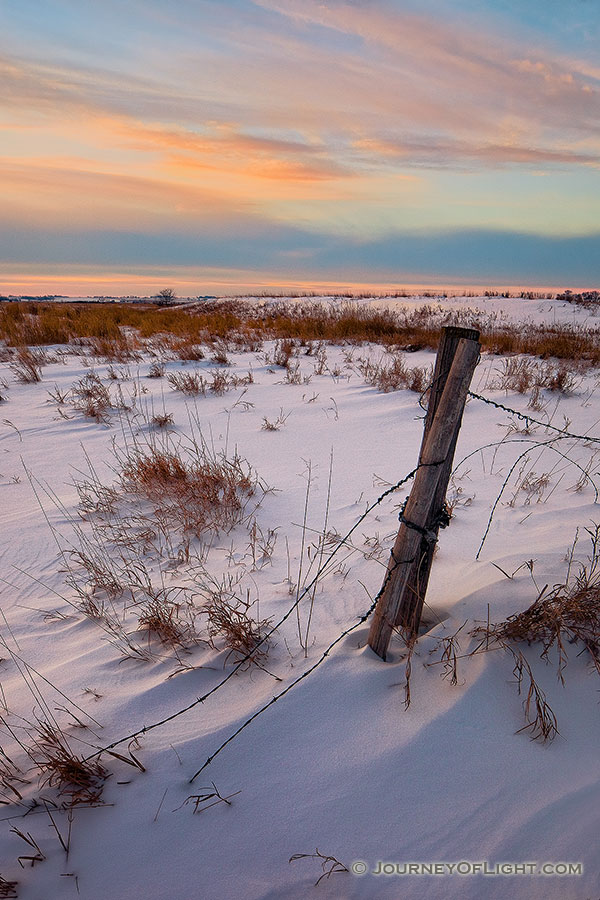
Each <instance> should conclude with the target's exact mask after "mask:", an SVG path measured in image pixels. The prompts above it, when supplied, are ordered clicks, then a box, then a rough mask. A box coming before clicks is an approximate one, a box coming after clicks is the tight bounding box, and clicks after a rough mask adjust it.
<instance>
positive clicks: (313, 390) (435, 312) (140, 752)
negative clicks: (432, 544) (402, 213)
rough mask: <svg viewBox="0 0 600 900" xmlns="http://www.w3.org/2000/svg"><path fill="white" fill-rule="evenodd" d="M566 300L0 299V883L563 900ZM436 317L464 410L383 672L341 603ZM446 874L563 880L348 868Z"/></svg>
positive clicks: (595, 738) (570, 701) (570, 661)
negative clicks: (426, 582) (410, 611)
mask: <svg viewBox="0 0 600 900" xmlns="http://www.w3.org/2000/svg"><path fill="white" fill-rule="evenodd" d="M595 312H596V310H595V308H590V307H589V306H583V305H580V304H573V303H568V302H565V301H561V300H556V299H544V298H534V297H532V298H529V299H527V298H525V299H520V298H503V297H477V298H468V299H465V298H462V299H461V298H447V299H443V300H439V301H436V300H434V299H433V298H417V297H415V298H389V299H382V298H378V299H369V298H362V299H358V300H354V301H350V302H349V301H348V300H346V299H344V298H337V299H333V298H297V299H294V300H292V299H289V300H285V299H282V298H278V299H271V300H269V299H267V298H254V299H252V298H249V299H246V300H244V299H238V300H230V301H214V302H212V301H209V302H205V303H201V304H190V305H187V306H186V307H185V308H178V307H174V308H165V309H157V308H155V307H145V306H142V305H140V306H133V305H132V306H126V305H121V304H119V305H116V304H115V305H104V304H102V305H98V304H89V305H88V304H78V305H72V306H70V305H68V304H66V305H64V304H60V305H59V304H51V303H26V304H25V303H23V304H17V303H10V304H1V305H0V338H1V339H2V341H3V344H2V362H1V363H0V368H1V371H0V379H1V384H0V396H1V398H2V399H1V401H0V427H1V432H0V433H1V436H2V453H1V456H0V473H1V474H0V491H1V494H0V497H1V499H2V517H3V534H4V541H3V545H2V550H1V553H2V556H1V560H2V565H1V567H0V619H1V621H0V641H1V646H0V657H1V661H0V804H1V805H0V820H1V821H0V876H1V879H2V880H0V897H2V896H6V897H11V896H17V895H18V897H20V898H21V900H58V898H61V900H62V898H69V897H74V898H75V897H77V896H78V895H79V896H81V897H83V898H85V900H101V898H102V900H105V898H108V897H115V898H117V897H119V898H121V897H123V898H128V900H134V898H138V897H139V898H140V900H141V898H145V900H159V898H163V897H167V896H168V897H175V898H179V897H182V898H183V897H186V898H187V897H196V896H198V897H207V898H210V900H233V898H234V897H240V896H241V897H245V898H248V900H275V898H277V900H286V898H289V900H296V898H304V897H306V896H310V895H311V894H312V893H314V894H315V896H319V897H324V898H336V900H337V898H348V900H350V898H352V900H363V898H371V897H375V896H376V897H377V898H378V900H388V898H389V900H392V898H394V900H395V898H397V897H399V896H402V897H407V898H411V900H417V898H422V897H425V896H426V897H427V898H434V900H435V898H473V900H475V898H479V897H482V896H486V897H490V898H499V900H500V898H502V900H504V898H506V900H508V898H513V897H527V898H542V897H543V898H544V900H549V898H573V900H584V898H586V897H590V898H591V897H595V896H596V895H597V883H598V847H597V835H598V832H599V824H600V821H599V819H600V815H599V812H598V809H599V803H598V800H599V785H600V781H599V774H600V773H599V770H598V753H597V748H598V744H599V741H600V723H599V721H598V688H599V681H598V675H599V673H600V656H599V651H598V646H599V641H600V613H599V610H600V605H599V599H598V598H599V594H600V580H599V576H600V568H599V564H600V546H599V537H598V535H599V526H600V506H599V504H598V492H597V491H598V486H599V485H600V400H599V397H600V372H599V370H598V366H599V365H600V325H599V323H600V319H599V318H597V317H596V315H595ZM447 324H460V325H465V326H474V327H477V328H479V329H480V330H481V334H482V338H481V340H482V345H483V353H482V356H481V360H480V363H479V365H478V367H477V369H476V372H475V376H474V379H473V382H472V391H473V393H474V394H476V395H478V396H477V397H475V396H472V397H471V398H470V399H469V401H468V403H467V407H466V410H465V416H464V420H463V426H462V430H461V434H460V439H459V445H458V449H457V453H456V457H455V471H454V474H453V477H452V480H451V485H450V490H449V494H448V501H447V502H448V507H449V511H450V513H451V519H450V523H449V526H448V527H447V528H445V529H444V530H443V531H442V532H441V533H440V541H439V545H438V548H437V551H436V556H435V560H434V565H433V572H432V578H431V582H430V587H429V592H428V598H427V599H428V608H427V614H426V618H427V628H426V630H425V631H424V633H423V634H422V635H421V636H420V638H419V640H418V641H417V643H416V645H415V646H414V647H413V648H412V649H409V648H408V647H407V645H406V643H405V641H404V640H403V637H402V635H400V634H399V635H397V636H396V637H395V638H394V642H393V645H392V646H393V651H392V659H391V662H389V663H383V662H382V661H381V660H379V659H378V658H377V657H376V656H375V655H374V654H372V653H371V651H370V650H369V649H368V648H366V647H365V639H366V633H367V630H368V623H366V622H364V621H361V617H363V616H364V614H365V612H366V611H367V610H368V609H369V607H370V605H371V602H372V598H373V597H374V596H375V595H376V594H377V592H378V590H379V588H380V587H381V583H382V579H383V575H384V572H385V566H386V563H387V559H388V556H389V551H390V547H391V545H392V543H393V538H394V535H395V533H396V530H397V527H398V512H399V509H400V507H401V505H402V503H403V502H404V500H405V498H406V495H407V494H408V492H409V490H410V482H406V483H402V484H401V485H400V486H399V488H398V489H396V490H393V491H390V490H389V489H390V488H391V487H392V486H394V485H396V484H397V483H398V482H401V481H402V480H403V479H404V476H406V475H407V474H408V473H409V472H410V471H411V470H412V469H413V468H414V466H415V465H416V462H417V457H418V452H419V445H420V440H421V435H422V428H423V417H424V415H425V408H426V391H427V388H428V386H429V384H430V380H431V372H432V366H433V362H434V358H435V353H434V351H435V347H436V346H437V343H438V340H439V335H440V329H441V328H442V327H443V326H444V325H447ZM481 397H485V398H487V399H488V400H491V401H494V403H496V404H499V405H496V406H494V405H492V404H490V403H486V402H484V401H483V400H482V399H480V398H481ZM501 406H503V407H507V408H508V409H509V410H515V411H517V412H518V413H520V414H521V417H519V416H517V415H515V414H513V413H511V412H510V411H506V409H503V408H501ZM383 495H386V496H383ZM379 498H381V499H379ZM532 605H533V608H532ZM521 614H522V615H521ZM304 673H307V674H306V676H305V677H304V678H301V676H302V675H303V674H304ZM296 682H297V683H296ZM280 695H281V696H280ZM274 698H278V699H277V702H276V703H274V702H273V700H274ZM409 700H410V702H408V701H409ZM260 710H263V711H262V712H261V714H260V715H259V716H257V717H256V718H254V719H253V721H251V722H248V720H249V719H251V718H252V717H254V716H255V714H256V713H257V712H258V711H260ZM246 723H248V724H247V726H246ZM239 729H242V730H241V731H239ZM238 731H239V734H238V733H237V732H238ZM234 735H235V737H234V739H233V740H231V741H230V742H228V741H229V738H231V737H232V736H234ZM100 751H102V752H100ZM208 759H211V762H210V764H209V765H208V766H206V767H204V764H205V763H206V762H207V760H208ZM200 770H201V771H200ZM197 773H198V774H197ZM196 774H197V777H195V778H194V780H191V779H192V778H193V776H195V775H196ZM317 848H318V850H317ZM296 855H299V857H298V858H294V859H291V858H292V857H294V856H296ZM290 859H291V861H290ZM461 860H462V861H471V862H473V863H478V862H481V861H483V860H487V861H488V863H489V866H490V867H493V866H495V864H497V863H505V862H507V863H519V864H521V863H533V862H537V863H538V864H539V866H540V867H541V866H542V864H557V863H560V864H563V863H565V864H570V863H573V864H581V871H579V870H578V869H576V870H575V872H576V874H567V873H565V872H563V871H562V869H560V868H559V869H558V870H557V873H556V874H554V875H550V874H547V875H544V876H542V875H534V874H531V869H529V870H527V874H526V875H518V874H516V875H510V874H507V875H482V874H471V875H467V874H453V875H450V874H445V875H444V877H441V876H439V875H417V874H413V875H410V876H409V875H397V876H393V875H391V874H390V875H377V874H375V873H374V871H373V870H377V864H378V861H382V862H386V863H392V862H394V863H395V862H397V863H400V864H403V863H408V862H425V863H430V862H443V861H446V862H451V863H452V862H454V863H458V862H460V861H461ZM357 861H358V862H363V861H364V863H365V865H366V874H362V875H360V877H359V874H360V872H359V870H360V866H359V867H358V868H356V872H357V874H353V873H352V872H349V871H344V869H351V867H352V864H353V863H356V862H357ZM321 875H325V877H323V878H322V880H320V883H319V885H318V887H315V888H313V885H314V884H315V882H316V881H317V880H318V879H319V878H320V876H321Z"/></svg>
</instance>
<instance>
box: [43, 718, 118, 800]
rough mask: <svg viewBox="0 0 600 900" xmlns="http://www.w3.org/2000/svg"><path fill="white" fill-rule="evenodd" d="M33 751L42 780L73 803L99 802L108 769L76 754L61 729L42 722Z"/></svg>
mask: <svg viewBox="0 0 600 900" xmlns="http://www.w3.org/2000/svg"><path fill="white" fill-rule="evenodd" d="M34 753H35V757H36V762H37V764H38V766H39V767H40V769H41V771H42V773H43V783H44V784H47V785H49V786H50V787H56V788H57V789H58V791H59V792H60V793H61V794H68V795H69V798H70V802H71V804H72V805H76V804H80V803H85V804H93V803H98V802H100V798H101V796H102V789H103V786H104V782H105V780H106V778H107V772H106V770H105V769H104V767H103V766H101V765H100V763H99V762H95V761H87V762H86V761H85V760H84V759H83V758H82V757H79V756H77V754H76V753H74V752H73V751H72V750H71V748H70V746H69V744H68V742H67V740H66V738H65V735H64V734H63V733H62V732H60V731H59V730H58V728H56V727H55V726H52V725H50V724H49V723H47V722H40V723H39V725H38V735H37V738H36V741H35V750H34Z"/></svg>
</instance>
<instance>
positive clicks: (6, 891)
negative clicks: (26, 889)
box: [0, 875, 19, 898]
mask: <svg viewBox="0 0 600 900" xmlns="http://www.w3.org/2000/svg"><path fill="white" fill-rule="evenodd" d="M18 886H19V882H18V881H7V880H6V878H3V877H2V875H0V897H6V898H11V897H18V896H19V895H18V893H17V887H18Z"/></svg>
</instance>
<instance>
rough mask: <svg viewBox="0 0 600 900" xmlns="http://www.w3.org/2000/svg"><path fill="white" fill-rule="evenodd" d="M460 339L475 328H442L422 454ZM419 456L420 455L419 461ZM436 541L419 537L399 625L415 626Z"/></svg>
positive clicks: (439, 508)
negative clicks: (419, 542)
mask: <svg viewBox="0 0 600 900" xmlns="http://www.w3.org/2000/svg"><path fill="white" fill-rule="evenodd" d="M461 338H465V339H466V340H470V341H478V340H479V332H478V331H477V330H476V329H475V328H458V327H456V326H454V325H447V326H445V327H444V328H442V333H441V336H440V343H439V346H438V351H437V356H436V358H435V369H434V372H433V380H432V384H431V390H430V391H429V403H428V404H427V416H426V418H425V428H424V430H423V440H422V443H421V454H422V453H423V448H424V446H425V442H426V440H427V437H428V435H429V432H430V430H431V424H432V422H433V417H434V415H435V412H436V410H437V408H438V405H439V402H440V400H441V398H442V393H443V391H444V387H445V385H446V381H447V379H448V373H449V372H450V367H451V366H452V361H453V359H454V355H455V353H456V348H457V347H458V342H459V341H460V339H461ZM459 430H460V419H459V421H458V423H457V426H456V429H455V431H454V437H453V439H452V442H451V444H450V449H449V451H448V458H447V459H446V462H445V463H444V465H443V466H440V478H439V481H438V484H437V488H436V491H435V493H434V496H433V503H432V506H431V512H430V514H429V521H428V522H427V531H429V532H432V533H434V534H435V535H436V537H437V534H438V531H439V529H440V517H441V516H442V515H443V510H444V503H445V502H446V493H447V490H448V482H449V480H450V473H451V471H452V462H453V460H454V451H455V449H456V442H457V440H458V432H459ZM420 460H421V457H419V461H420ZM434 550H435V543H434V542H433V541H428V540H425V538H424V537H423V538H422V540H421V547H420V550H419V552H418V554H417V559H416V561H415V562H414V563H413V567H412V570H411V573H410V575H409V578H408V582H407V585H406V591H405V595H404V599H403V602H402V603H401V604H400V609H399V610H398V618H397V620H396V622H395V623H394V624H395V625H396V627H398V628H409V629H412V627H413V623H415V622H416V623H417V624H416V628H417V629H418V627H419V623H420V621H421V614H422V612H423V602H424V600H425V594H426V593H427V585H428V584H429V575H430V572H431V563H432V562H433V553H434Z"/></svg>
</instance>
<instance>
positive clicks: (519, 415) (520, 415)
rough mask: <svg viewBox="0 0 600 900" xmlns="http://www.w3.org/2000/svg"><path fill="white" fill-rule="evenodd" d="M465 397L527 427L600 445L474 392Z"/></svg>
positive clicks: (597, 438) (599, 439)
mask: <svg viewBox="0 0 600 900" xmlns="http://www.w3.org/2000/svg"><path fill="white" fill-rule="evenodd" d="M467 396H469V397H472V398H473V399H474V400H481V402H482V403H487V404H488V406H494V407H495V408H496V409H501V410H503V411H504V412H507V413H510V414H511V415H512V416H516V417H517V418H518V419H522V420H523V421H524V422H526V423H527V425H528V426H529V424H531V423H533V424H534V425H541V427H542V428H548V429H550V431H556V432H558V434H563V435H564V436H565V437H570V438H573V439H574V440H577V441H591V442H592V443H595V444H600V437H591V436H590V435H587V434H573V432H571V431H567V430H566V428H558V427H557V426H556V425H551V424H550V423H549V422H541V421H540V420H539V419H534V418H533V416H529V415H527V413H522V412H519V411H518V410H517V409H511V408H510V406H505V405H504V404H503V403H497V402H496V400H490V399H489V397H483V396H482V395H481V394H476V393H475V392H474V391H469V392H468V395H467Z"/></svg>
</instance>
